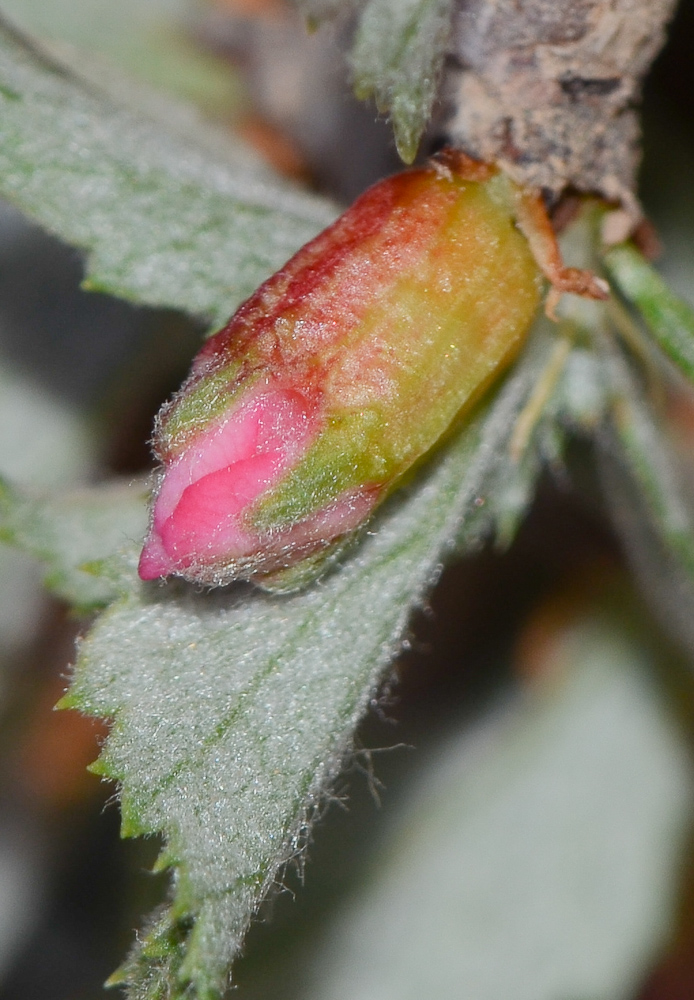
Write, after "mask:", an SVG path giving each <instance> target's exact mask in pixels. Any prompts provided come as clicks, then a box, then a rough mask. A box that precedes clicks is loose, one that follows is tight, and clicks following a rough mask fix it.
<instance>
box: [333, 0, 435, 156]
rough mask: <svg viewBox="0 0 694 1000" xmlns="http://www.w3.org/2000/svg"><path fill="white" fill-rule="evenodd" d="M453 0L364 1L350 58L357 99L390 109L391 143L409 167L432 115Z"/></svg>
mask: <svg viewBox="0 0 694 1000" xmlns="http://www.w3.org/2000/svg"><path fill="white" fill-rule="evenodd" d="M452 12H453V2H452V0H368V3H367V5H366V7H365V9H364V11H363V13H362V14H361V18H360V21H359V27H358V30H357V35H356V40H355V44H354V49H353V51H352V55H351V61H352V69H353V73H354V86H355V91H356V93H357V96H358V97H362V98H367V97H372V96H373V97H374V98H375V100H376V105H377V107H378V109H379V110H380V111H389V112H390V114H391V117H392V120H393V128H394V130H395V142H396V144H397V147H398V152H399V153H400V156H401V157H402V159H403V160H404V161H405V163H412V161H413V160H414V158H415V156H416V154H417V147H418V145H419V140H420V138H421V135H422V132H423V131H424V128H425V127H426V124H427V122H428V120H429V117H430V116H431V111H432V108H433V105H434V99H435V97H436V88H437V84H438V79H439V74H440V71H441V67H442V65H443V58H444V54H445V47H446V42H447V39H448V33H449V30H450V21H451V16H452Z"/></svg>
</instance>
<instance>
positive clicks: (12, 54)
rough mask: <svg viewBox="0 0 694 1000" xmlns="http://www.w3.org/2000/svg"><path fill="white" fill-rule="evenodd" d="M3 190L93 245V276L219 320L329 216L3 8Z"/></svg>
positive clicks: (70, 237) (63, 233)
mask: <svg viewBox="0 0 694 1000" xmlns="http://www.w3.org/2000/svg"><path fill="white" fill-rule="evenodd" d="M204 152H205V153H207V152H208V151H207V150H205V151H204ZM0 194H2V195H3V196H4V197H6V198H8V199H9V200H10V201H11V202H13V203H14V204H15V205H17V206H18V207H19V208H21V209H22V210H23V211H25V212H26V213H27V214H29V215H31V216H32V217H33V218H34V219H36V220H37V221H38V222H39V223H41V225H43V226H45V227H46V228H47V229H49V230H51V231H53V232H54V233H56V234H57V235H58V236H60V237H62V238H63V239H64V240H66V241H68V242H70V243H73V244H75V245H76V246H78V247H81V248H82V249H84V250H86V251H88V258H87V282H86V283H87V285H88V286H89V287H92V288H98V289H102V290H104V291H109V292H112V293H113V294H116V295H120V296H122V297H124V298H128V299H132V300H134V301H136V302H142V303H147V304H150V305H158V306H173V307H176V308H179V309H183V310H186V311H188V312H190V313H194V314H198V315H201V316H206V317H210V318H212V319H213V321H214V322H216V323H220V322H222V321H224V320H225V319H226V318H227V317H228V316H229V314H230V313H231V312H232V311H233V309H234V308H235V307H236V306H237V305H238V303H239V301H241V300H242V299H243V298H245V297H246V296H248V295H249V294H250V293H251V292H252V291H253V290H254V289H255V288H256V287H257V285H258V284H259V283H260V282H261V281H263V280H264V279H265V278H267V277H268V276H269V275H270V274H271V273H272V272H273V271H275V270H277V268H278V267H280V266H281V265H282V264H283V263H284V262H285V261H286V260H287V258H288V257H289V256H290V255H291V254H292V253H294V252H295V251H296V250H298V249H299V247H300V246H301V245H302V244H303V243H305V242H306V241H307V240H308V239H310V238H311V237H313V236H314V235H315V234H316V233H317V232H318V231H319V230H320V229H322V228H323V227H324V226H325V225H326V224H327V223H328V222H330V221H331V220H332V218H333V217H334V212H333V209H332V207H331V206H330V205H329V204H328V203H327V202H325V201H322V200H320V199H317V198H312V197H309V196H308V195H303V194H300V193H298V192H296V191H295V190H294V189H292V188H291V187H289V186H288V185H283V184H281V183H280V182H279V181H273V180H269V179H267V178H266V177H263V176H262V175H260V176H258V174H257V172H256V173H253V172H252V171H251V170H249V169H248V167H247V166H246V167H243V166H241V165H239V164H234V163H231V162H225V161H223V160H221V159H217V160H216V161H215V160H214V159H213V158H210V156H209V155H203V153H201V152H200V150H198V149H197V148H196V147H194V146H192V145H191V144H186V143H185V142H184V141H183V140H181V139H176V138H174V137H173V136H172V135H171V134H170V133H168V132H167V131H166V129H163V128H161V127H159V126H158V125H157V124H156V123H155V122H153V121H151V120H147V119H145V118H137V117H136V116H135V115H133V114H131V113H130V112H128V111H126V110H124V109H123V108H121V107H118V106H117V105H115V104H112V103H111V101H110V100H109V99H108V97H107V96H106V95H104V94H102V93H99V92H97V91H95V90H89V89H88V88H87V87H86V86H85V85H83V84H81V83H80V81H78V80H77V79H76V78H75V77H73V76H72V75H71V74H70V73H69V72H68V71H66V70H65V69H64V68H63V67H61V66H60V65H58V64H56V63H55V62H54V61H52V60H51V59H49V58H48V57H46V56H45V55H43V54H42V53H41V52H40V51H39V50H38V49H37V48H35V47H34V46H33V45H32V44H31V43H30V42H28V41H27V40H26V39H25V38H24V37H23V36H20V35H18V34H17V33H16V32H14V31H13V30H12V29H11V28H10V27H9V26H8V25H7V23H6V22H5V21H4V20H1V19H0Z"/></svg>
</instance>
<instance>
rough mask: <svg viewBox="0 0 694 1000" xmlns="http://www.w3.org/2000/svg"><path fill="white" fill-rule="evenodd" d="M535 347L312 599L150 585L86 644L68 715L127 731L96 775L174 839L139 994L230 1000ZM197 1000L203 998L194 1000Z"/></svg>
mask: <svg viewBox="0 0 694 1000" xmlns="http://www.w3.org/2000/svg"><path fill="white" fill-rule="evenodd" d="M550 343H551V341H550V342H548V341H547V340H546V339H545V338H539V339H538V340H536V342H535V343H534V345H533V346H532V347H531V349H530V350H529V351H528V353H527V356H526V359H525V361H524V363H522V364H520V365H519V366H518V367H517V368H516V370H515V371H514V373H513V374H512V375H511V376H509V379H508V380H507V382H506V383H505V385H504V387H503V388H502V390H501V391H500V392H499V393H498V394H497V397H496V399H495V400H494V402H493V403H492V404H488V405H487V407H486V408H485V409H484V410H483V411H481V412H480V413H478V415H477V417H476V418H475V419H474V420H472V421H471V422H470V424H469V426H468V427H467V429H466V430H465V432H464V433H463V434H462V435H461V437H460V438H459V439H458V441H457V442H456V443H454V444H453V446H452V447H451V449H450V451H449V452H447V453H446V454H444V455H443V456H441V457H440V458H439V459H438V460H437V462H436V463H435V464H434V466H433V467H432V469H431V470H430V473H429V475H428V476H424V477H423V478H420V479H419V480H417V482H416V483H414V484H413V485H412V486H411V487H410V488H409V489H407V490H404V491H401V493H400V494H396V495H395V496H394V497H393V498H392V500H391V501H390V502H389V504H388V505H387V506H386V507H385V508H384V509H383V511H382V513H381V515H380V516H379V517H377V518H376V519H375V520H374V522H373V525H372V528H373V530H371V531H369V532H368V533H367V534H366V536H365V537H364V538H363V539H362V541H361V542H360V544H359V545H358V547H357V549H356V551H355V552H354V553H353V554H352V557H351V558H350V559H348V560H347V561H346V562H345V563H344V565H343V566H341V567H340V568H339V569H338V570H337V571H335V572H333V573H332V574H330V575H328V576H327V577H326V578H325V579H324V580H322V581H321V582H320V583H319V584H317V585H316V586H314V587H313V588H311V589H310V590H307V591H305V592H302V593H299V594H295V595H292V596H290V597H271V596H269V595H266V594H263V593H261V592H258V591H251V590H250V589H248V588H245V587H237V588H232V589H231V590H221V591H217V592H216V593H211V594H200V593H196V592H194V591H193V590H192V588H188V587H185V586H182V585H179V584H168V585H166V586H164V587H160V586H156V585H155V586H143V585H139V586H138V585H137V584H136V583H135V582H134V581H133V582H132V585H131V586H132V590H131V592H130V594H129V595H128V596H127V597H126V598H124V599H123V600H121V601H120V602H119V603H117V604H115V605H113V606H112V607H111V608H110V609H109V610H108V611H107V612H106V613H105V614H104V615H103V616H102V617H101V618H100V620H99V621H98V622H97V624H96V625H95V627H94V628H93V630H92V631H91V633H90V634H89V635H88V636H87V638H86V639H85V640H84V641H83V643H82V646H81V650H80V657H79V661H78V665H77V668H76V673H75V678H74V681H73V686H72V689H71V692H70V694H69V695H68V697H67V699H66V703H67V704H70V705H72V706H76V707H79V708H80V709H82V710H83V711H86V712H88V713H93V714H98V715H103V716H110V717H112V718H114V720H115V723H114V727H113V730H112V733H111V736H110V738H109V741H108V744H107V746H106V749H105V751H104V753H103V755H102V758H101V760H100V762H99V767H98V770H99V771H100V773H102V774H106V775H108V776H110V777H113V778H115V779H117V780H118V781H119V782H120V784H121V789H122V803H123V817H124V826H125V830H126V832H128V833H144V832H155V831H159V832H163V833H164V834H165V837H166V841H167V859H168V863H170V864H172V865H173V866H174V867H175V869H176V871H177V876H176V882H175V896H174V903H173V909H172V910H171V911H170V912H165V913H164V914H163V915H162V916H160V917H159V918H158V920H157V922H156V923H155V925H154V928H153V929H152V930H151V932H150V934H149V935H148V936H146V937H145V938H144V940H143V941H142V942H141V943H140V944H139V945H138V946H137V948H136V951H135V953H134V955H133V958H132V959H131V962H130V964H129V965H128V966H127V968H126V972H125V975H126V977H127V978H128V979H129V980H130V981H131V982H132V994H131V995H132V996H133V997H137V998H142V1000H144V998H147V1000H154V998H155V997H160V996H166V997H169V998H174V997H182V996H184V995H185V996H189V995H190V996H195V997H197V998H205V1000H209V998H214V997H217V996H219V995H220V994H221V992H222V991H223V989H224V985H225V981H226V974H227V969H228V966H229V964H230V962H231V961H232V959H233V958H234V956H235V954H236V953H237V952H238V949H239V947H240V945H241V942H242V939H243V936H244V933H245V931H246V928H247V926H248V923H249V920H250V919H251V916H252V914H253V912H254V911H255V909H256V908H257V906H258V904H259V902H260V900H261V899H262V898H263V896H264V895H265V894H266V892H267V891H268V890H269V889H270V888H271V887H272V885H273V884H274V883H275V881H276V879H277V873H278V870H279V869H280V867H281V866H282V865H283V864H284V863H285V862H286V861H287V860H288V859H289V858H291V857H293V856H295V855H296V854H297V853H298V852H300V851H301V848H302V844H303V843H304V840H305V836H306V830H307V826H308V823H309V821H310V817H311V813H312V810H313V809H314V808H315V807H316V805H317V804H318V803H319V802H320V800H321V797H322V796H323V795H324V794H325V792H326V790H327V789H328V788H329V785H330V782H331V779H332V778H333V776H334V775H335V773H336V771H337V770H338V768H339V766H340V764H341V761H342V759H343V757H344V754H345V752H346V751H347V750H348V749H349V746H350V740H351V734H352V732H353V730H354V727H355V725H356V723H357V722H358V720H359V719H360V717H361V716H362V714H363V713H364V711H365V710H366V709H367V707H368V706H369V704H370V703H371V701H372V699H373V698H374V696H375V694H376V693H377V690H378V685H379V683H380V681H381V679H382V677H383V675H384V672H385V671H386V670H387V669H388V664H389V663H390V661H391V659H392V658H393V656H394V655H395V654H396V653H397V651H398V648H399V643H400V641H401V636H402V633H403V630H404V629H405V627H406V625H407V622H408V619H409V615H410V612H411V609H412V607H413V605H416V604H417V602H419V601H421V599H422V598H423V596H424V594H425V593H426V591H427V589H428V588H429V587H430V586H431V585H432V583H433V581H434V580H435V578H436V576H437V574H438V572H439V568H440V565H441V561H442V560H443V559H444V558H445V557H446V554H447V552H450V551H452V549H453V546H454V541H455V539H456V537H457V536H458V537H459V536H460V528H461V523H462V522H463V521H464V519H465V516H466V513H467V512H468V511H469V510H470V509H474V504H473V501H474V500H475V498H476V497H477V496H479V495H481V493H480V491H482V493H483V491H484V489H485V481H486V479H487V477H488V476H489V475H490V474H492V472H493V471H494V470H496V469H497V468H498V467H499V466H504V465H505V464H507V462H508V440H509V435H510V434H511V433H512V429H513V426H514V423H515V417H516V415H517V413H518V412H519V410H520V409H521V408H522V406H523V405H524V402H525V401H526V400H527V397H528V394H529V393H530V391H531V387H532V385H533V384H534V382H535V380H536V379H537V377H538V372H541V371H542V369H543V367H544V366H545V364H546V358H547V354H548V351H549V349H550V347H549V345H550ZM186 990H189V992H186Z"/></svg>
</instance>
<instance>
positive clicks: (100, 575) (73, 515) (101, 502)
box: [0, 479, 147, 611]
mask: <svg viewBox="0 0 694 1000" xmlns="http://www.w3.org/2000/svg"><path fill="white" fill-rule="evenodd" d="M145 499H146V490H145V489H144V488H143V487H142V486H141V485H137V484H135V485H133V484H131V483H109V484H108V485H106V486H102V487H91V488H87V487H85V488H83V489H81V490H73V491H69V492H65V493H62V494H59V495H58V496H50V497H49V496H40V495H36V496H35V495H31V494H28V493H26V492H24V491H22V492H19V491H16V490H13V489H11V488H10V487H9V485H8V484H7V483H3V481H2V480H1V479H0V541H4V542H8V543H9V544H11V545H15V546H17V547H18V548H21V549H23V550H24V551H25V552H29V553H31V554H32V555H34V556H36V557H37V558H38V559H40V560H41V561H42V562H43V563H44V565H45V577H44V582H45V584H46V586H47V587H48V588H49V589H51V590H53V591H54V592H55V593H56V594H57V595H58V596H59V597H62V598H63V600H65V601H67V602H68V603H69V604H71V605H73V606H74V607H76V608H77V609H78V610H80V611H88V610H91V609H93V608H95V607H100V606H103V605H105V604H108V603H109V602H110V601H112V600H114V599H115V598H116V597H118V596H119V593H120V591H119V589H118V586H117V583H116V581H115V580H114V579H113V578H112V576H110V575H109V574H108V573H107V572H104V569H103V568H102V567H100V566H98V565H94V564H95V563H98V562H100V561H101V560H103V559H106V558H107V557H109V556H112V555H113V554H114V553H116V552H118V551H120V550H121V549H124V548H126V547H130V548H131V547H132V545H133V543H137V542H139V541H140V540H141V538H142V536H143V534H144V531H145V527H146V525H147V508H146V504H145Z"/></svg>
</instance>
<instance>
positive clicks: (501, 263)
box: [140, 164, 542, 584]
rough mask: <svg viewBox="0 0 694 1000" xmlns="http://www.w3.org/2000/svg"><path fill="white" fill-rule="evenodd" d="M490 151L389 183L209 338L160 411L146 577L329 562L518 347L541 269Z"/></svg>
mask: <svg viewBox="0 0 694 1000" xmlns="http://www.w3.org/2000/svg"><path fill="white" fill-rule="evenodd" d="M474 167H475V170H476V171H477V173H475V170H473V171H472V173H471V172H470V170H468V171H467V173H466V172H465V171H462V172H460V171H457V170H456V169H451V168H450V167H449V166H445V165H441V164H432V165H430V166H427V167H424V168H422V169H415V170H410V171H406V172H404V173H401V174H398V175H396V176H394V177H391V178H388V179H386V180H384V181H381V182H380V183H379V184H376V185H375V186H374V187H372V188H371V189H370V190H369V191H367V192H366V193H365V194H364V195H362V196H361V197H360V198H359V199H358V200H357V201H356V202H355V204H354V205H353V206H352V207H351V208H350V209H348V210H347V211H346V212H345V213H344V215H342V216H341V217H340V218H339V219H338V220H337V221H336V222H335V223H334V224H333V225H331V226H330V227H329V228H328V229H326V230H325V231H324V232H323V233H321V235H319V236H318V237H317V238H316V239H315V240H313V241H312V242H310V243H308V244H307V245H306V246H305V247H303V248H302V249H301V250H300V251H299V252H298V253H297V254H296V255H295V256H294V257H293V258H292V259H291V260H290V261H289V262H288V264H287V265H286V266H285V267H283V268H282V270H280V271H278V272H277V274H275V275H274V276H273V277H272V278H270V279H269V280H268V281H266V282H265V284H264V285H262V286H261V287H260V288H259V289H258V291H257V292H256V293H255V294H254V295H253V296H251V298H250V299H248V301H247V302H245V303H244V304H243V305H242V306H241V308H240V309H239V310H238V312H237V313H236V315H235V316H234V317H233V318H232V319H231V320H230V322H229V323H228V325H227V326H226V327H224V329H222V330H221V331H220V332H219V333H217V334H216V335H215V336H213V337H212V338H211V339H210V340H208V341H207V343H206V344H205V345H204V347H203V348H202V350H201V351H200V353H199V354H198V356H197V357H196V359H195V361H194V363H193V368H192V372H191V374H190V376H189V377H188V379H187V381H186V382H185V384H184V385H183V387H182V389H181V390H180V391H179V393H178V394H177V395H176V396H175V397H174V398H173V399H172V400H171V401H170V402H169V403H168V404H166V405H165V406H164V408H163V409H162V411H161V413H160V415H159V417H158V420H157V426H156V432H155V439H154V447H155V452H156V455H157V457H158V459H159V460H160V462H161V465H162V471H161V472H160V475H159V481H158V485H157V488H156V491H155V496H154V501H153V508H152V518H151V526H150V531H149V535H148V537H147V540H146V543H145V547H144V550H143V553H142V557H141V560H140V576H141V577H142V578H143V579H145V580H149V579H153V578H155V577H161V576H167V575H169V574H172V573H173V574H178V575H180V576H183V577H185V578H186V579H188V580H192V581H198V582H201V583H205V584H224V583H228V582H230V581H231V580H234V579H238V578H241V579H253V580H255V581H256V582H259V583H261V584H263V583H267V584H272V582H273V580H276V578H277V574H278V572H279V573H280V574H281V572H282V571H284V570H286V569H287V568H288V567H293V566H295V565H296V564H298V563H300V562H301V563H304V562H305V564H306V565H314V564H316V563H317V562H318V561H319V559H318V558H317V557H319V556H321V555H322V554H323V553H325V552H327V551H329V550H331V549H332V548H334V546H335V545H336V544H338V543H339V542H340V541H341V540H344V539H345V538H347V537H349V536H350V535H351V534H352V533H353V532H355V530H356V529H357V528H359V526H360V525H362V524H363V523H364V522H365V521H366V519H367V518H368V517H369V515H370V514H371V513H372V511H373V510H374V508H375V507H376V506H377V505H378V504H379V503H381V502H382V500H383V499H384V498H385V497H386V496H387V495H388V494H389V493H390V492H391V490H392V489H393V488H394V487H395V486H396V485H397V484H398V482H399V481H400V480H401V479H402V478H403V476H404V475H405V473H407V471H408V470H409V469H411V467H412V466H413V465H414V464H415V463H416V462H418V461H419V460H420V459H421V458H422V457H423V456H424V455H426V454H427V453H428V452H429V451H430V450H431V449H432V448H433V447H434V446H435V445H436V443H437V442H438V441H440V439H441V438H442V437H443V436H444V435H445V434H446V432H447V431H448V430H449V428H450V427H451V426H452V425H453V424H454V422H455V421H457V420H458V419H459V418H460V417H461V414H463V413H464V412H465V411H466V410H467V409H468V408H469V407H470V406H471V404H472V403H473V402H474V401H475V400H476V399H477V398H478V397H479V396H480V395H481V393H482V392H483V391H484V390H485V389H486V388H487V386H488V385H489V384H490V383H491V382H492V380H494V379H495V378H496V377H498V375H499V374H500V372H501V371H502V370H503V369H504V368H505V367H506V366H507V365H508V364H509V362H510V361H511V359H512V358H513V357H514V355H515V354H516V352H517V350H518V348H519V346H520V344H521V343H522V341H523V338H524V336H525V334H526V332H527V330H528V329H529V326H530V324H531V322H532V319H533V317H534V315H535V312H536V310H537V307H538V303H539V301H540V296H541V289H542V280H541V271H540V267H539V266H538V264H537V263H536V259H535V256H534V253H533V251H531V248H530V245H529V243H528V240H527V239H526V237H525V236H524V235H523V233H522V232H521V231H519V229H518V228H517V227H516V225H515V216H516V214H517V191H516V189H515V188H514V186H513V185H512V183H511V182H510V181H509V180H508V179H507V178H506V177H504V176H503V175H501V174H499V173H497V172H496V171H495V170H494V169H493V168H489V167H486V166H485V165H483V164H476V165H474ZM471 176H473V177H476V178H477V179H470V177H471ZM534 249H535V253H537V249H536V248H534Z"/></svg>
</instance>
